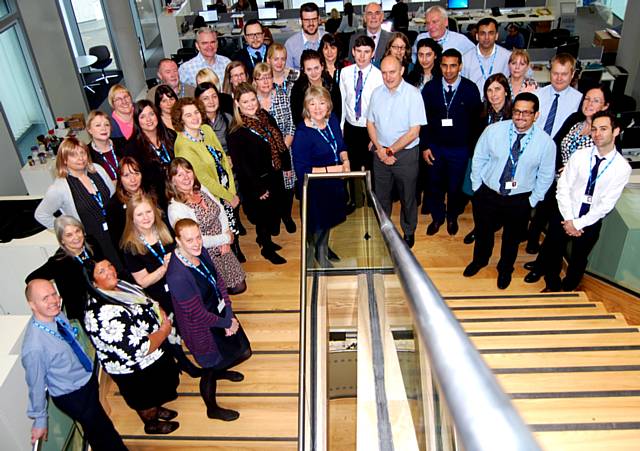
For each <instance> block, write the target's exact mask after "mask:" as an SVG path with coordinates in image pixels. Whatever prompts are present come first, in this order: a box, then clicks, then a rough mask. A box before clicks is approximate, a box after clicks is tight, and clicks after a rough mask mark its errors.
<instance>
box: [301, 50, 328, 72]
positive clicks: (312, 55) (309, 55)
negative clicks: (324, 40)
mask: <svg viewBox="0 0 640 451" xmlns="http://www.w3.org/2000/svg"><path fill="white" fill-rule="evenodd" d="M310 60H318V61H320V63H324V58H322V55H321V54H320V52H318V51H317V50H311V49H307V50H303V51H302V55H300V67H301V68H302V70H303V71H304V63H306V62H307V61H310Z"/></svg>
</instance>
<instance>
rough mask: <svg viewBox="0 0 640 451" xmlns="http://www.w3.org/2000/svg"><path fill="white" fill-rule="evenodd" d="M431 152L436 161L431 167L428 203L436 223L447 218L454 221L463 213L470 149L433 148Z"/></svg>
mask: <svg viewBox="0 0 640 451" xmlns="http://www.w3.org/2000/svg"><path fill="white" fill-rule="evenodd" d="M431 152H432V153H433V156H434V158H435V160H434V161H433V165H432V166H430V167H429V182H428V187H427V192H428V196H427V200H426V202H427V204H428V205H429V207H430V208H429V209H430V210H431V217H432V218H433V220H434V221H437V222H440V223H442V222H444V220H445V217H446V219H447V220H449V221H454V220H455V219H456V218H457V217H458V216H459V215H460V213H461V205H462V200H461V197H462V182H463V181H464V175H465V173H466V171H467V165H468V164H469V149H468V148H467V147H441V146H432V147H431ZM445 194H446V195H447V202H446V206H445V199H444V197H445Z"/></svg>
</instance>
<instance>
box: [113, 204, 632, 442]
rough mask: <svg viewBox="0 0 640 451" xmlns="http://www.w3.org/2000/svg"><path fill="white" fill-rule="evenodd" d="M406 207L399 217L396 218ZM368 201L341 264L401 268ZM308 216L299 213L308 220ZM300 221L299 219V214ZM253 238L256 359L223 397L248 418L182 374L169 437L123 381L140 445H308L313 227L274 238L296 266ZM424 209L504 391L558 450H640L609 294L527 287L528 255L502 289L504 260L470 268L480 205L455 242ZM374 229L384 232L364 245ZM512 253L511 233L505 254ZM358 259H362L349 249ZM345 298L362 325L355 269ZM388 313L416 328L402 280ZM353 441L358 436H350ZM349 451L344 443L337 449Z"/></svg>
mask: <svg viewBox="0 0 640 451" xmlns="http://www.w3.org/2000/svg"><path fill="white" fill-rule="evenodd" d="M397 209H398V206H397V205H396V214H395V215H394V218H395V220H396V223H397V218H398V214H397ZM362 210H363V209H359V210H356V214H354V215H352V216H351V217H350V219H349V221H348V222H347V223H345V224H343V225H341V226H340V227H338V228H337V230H335V231H334V232H332V236H331V246H332V248H333V249H334V250H335V251H336V252H337V253H338V254H339V255H341V256H342V257H345V258H343V259H342V261H341V262H339V263H337V264H336V268H344V269H348V268H352V267H354V266H357V265H360V264H362V263H363V262H365V261H366V262H373V263H374V264H375V265H376V266H388V264H389V260H388V258H386V257H385V256H384V252H383V248H382V244H381V242H377V241H376V240H379V236H376V235H375V232H376V231H375V228H372V226H371V223H370V222H369V221H370V219H371V218H368V217H364V216H363V215H365V216H366V214H365V213H364V212H362ZM294 217H296V218H297V213H295V216H294ZM296 221H297V222H298V224H299V221H298V220H297V219H296ZM244 224H245V225H246V226H249V227H247V229H248V235H247V236H244V237H241V246H242V249H243V251H244V253H245V255H246V256H247V259H248V262H247V263H246V264H245V265H244V268H245V270H246V272H247V283H248V290H247V292H246V293H244V294H243V295H239V296H234V297H233V299H232V300H233V305H234V310H235V311H236V313H237V314H238V317H239V319H240V321H241V322H242V324H243V326H244V328H245V330H246V332H247V335H248V336H249V338H250V340H251V343H252V347H253V350H254V355H253V356H252V358H251V359H249V360H248V361H247V362H245V363H243V364H242V365H240V367H239V368H238V370H239V371H242V372H243V373H244V375H245V380H244V381H243V382H240V383H232V382H227V381H223V382H221V383H220V385H219V396H220V397H219V402H220V404H221V405H222V406H223V407H229V408H233V409H237V410H238V411H239V412H240V418H239V419H238V420H237V421H234V422H230V423H225V422H222V421H217V420H210V419H208V418H207V417H206V414H205V407H204V404H203V402H202V400H201V398H200V396H199V395H198V387H197V381H196V380H193V379H191V378H189V377H188V376H186V375H182V377H181V385H180V387H179V392H180V396H179V398H178V400H177V401H175V402H173V403H171V404H169V405H168V407H171V408H175V409H176V410H178V411H179V412H180V415H179V416H178V418H177V419H178V420H179V421H180V424H181V427H180V428H179V429H178V430H177V431H176V432H174V433H173V434H171V435H169V436H163V437H154V436H147V435H145V434H144V432H143V430H142V424H141V422H140V420H139V419H138V418H137V416H136V414H135V413H134V412H133V411H131V410H130V409H128V408H127V407H126V405H125V404H124V402H123V401H122V398H121V397H120V396H119V395H118V394H117V391H116V390H115V388H114V387H113V386H112V385H109V384H107V385H106V386H104V387H103V388H106V390H107V395H106V400H105V401H106V404H107V407H108V408H109V409H110V410H111V416H112V418H113V420H114V423H115V425H116V428H117V429H118V430H119V432H120V433H121V434H122V435H123V436H124V438H125V440H126V443H127V446H129V448H130V449H132V450H145V451H146V450H152V449H163V450H164V449H167V450H168V449H171V450H184V449H212V450H215V449H233V450H259V449H260V450H262V449H267V450H271V449H279V450H280V449H285V450H288V449H295V448H296V447H297V408H298V404H297V403H298V395H297V393H298V348H299V343H298V334H299V330H298V328H299V283H300V281H299V273H300V241H301V238H300V233H299V232H298V233H296V234H291V235H290V234H287V233H286V232H285V231H284V230H283V231H282V233H281V235H280V236H279V237H277V238H275V239H274V241H276V242H278V243H279V244H281V245H282V246H283V248H284V250H283V251H281V254H282V255H283V256H284V257H285V258H286V259H287V260H288V263H287V264H285V265H281V266H274V265H271V264H269V262H267V261H266V260H264V259H263V258H262V257H261V256H260V253H259V249H258V247H257V245H256V244H255V230H254V228H253V227H251V226H250V225H249V224H248V222H247V221H246V220H245V221H244ZM427 224H428V220H427V218H426V217H425V216H421V217H420V225H419V229H418V231H417V234H416V244H415V247H414V249H413V250H414V253H415V255H416V256H417V258H418V260H419V261H420V263H421V264H422V265H423V266H424V268H425V269H426V270H427V273H428V274H429V276H430V277H431V278H432V280H433V281H434V282H435V284H436V286H437V287H438V288H439V289H440V291H441V292H442V294H443V295H444V296H445V297H446V299H447V301H448V303H449V305H450V307H451V308H452V310H453V311H454V314H455V315H456V316H457V317H458V318H459V319H460V321H461V324H462V325H463V327H464V329H465V331H466V332H467V333H468V334H469V336H470V337H471V339H472V341H473V343H474V344H475V345H476V346H477V347H478V349H479V350H480V352H481V354H482V356H483V357H484V359H485V361H486V362H487V364H488V365H489V366H490V367H491V368H492V369H493V370H494V373H495V374H496V376H497V378H498V380H499V382H500V383H501V385H502V386H503V388H504V390H505V392H507V393H508V394H509V396H511V397H512V399H513V400H514V404H515V406H516V408H517V409H518V410H519V411H520V413H521V414H522V416H523V418H524V419H525V421H526V422H527V423H528V424H529V425H530V426H531V428H532V430H533V431H534V434H535V436H536V438H537V439H538V440H539V442H540V444H541V445H542V446H543V448H544V449H546V450H554V451H555V450H562V451H564V450H601V449H602V450H604V449H606V450H607V451H613V450H627V449H629V450H631V449H634V450H637V449H640V333H639V332H638V329H637V328H635V327H630V326H628V324H627V322H626V321H625V318H624V317H623V316H622V315H621V314H620V313H615V314H614V313H609V312H607V311H606V309H605V308H604V307H603V305H602V304H601V303H600V302H597V301H598V299H588V298H587V297H586V295H585V294H584V293H581V292H576V293H561V294H552V295H546V294H545V295H541V294H539V291H540V290H541V289H542V288H543V284H542V283H541V282H540V283H537V284H532V285H531V284H525V283H524V282H523V280H522V279H523V276H524V274H526V271H524V270H523V269H522V263H524V262H526V261H528V260H529V259H531V256H528V255H526V254H524V252H523V251H521V253H520V255H519V257H518V264H517V267H516V271H515V272H514V278H513V282H512V284H511V286H510V287H509V288H508V289H507V290H498V289H497V287H496V275H497V273H496V270H495V263H496V262H497V258H496V257H495V256H494V258H493V259H492V260H491V264H490V265H489V266H488V267H486V268H484V269H483V270H481V271H480V272H479V273H478V274H477V275H476V276H475V277H473V278H471V279H467V278H464V277H462V270H463V269H464V267H465V266H466V264H467V263H468V262H469V261H470V259H471V253H472V246H469V245H465V244H463V243H462V237H463V236H464V235H465V234H466V233H467V232H468V231H469V229H470V228H471V226H472V225H471V218H470V215H469V213H467V214H465V215H463V216H462V217H461V220H460V232H459V233H458V235H457V236H455V237H450V236H449V235H447V233H446V230H444V228H443V229H441V231H440V232H439V233H438V234H437V235H435V236H433V237H427V236H426V235H425V234H424V231H425V229H426V225H427ZM366 232H369V233H370V234H371V235H372V240H373V241H374V243H373V244H372V243H371V242H369V243H365V242H364V241H363V236H364V234H365V233H366ZM498 251H499V238H497V239H496V249H495V252H494V254H496V253H497V252H498ZM350 255H354V257H353V258H350V257H349V256H350ZM329 280H330V282H329V283H330V284H329V289H330V290H331V293H332V296H333V298H334V299H336V302H334V303H333V304H330V309H331V315H330V327H331V328H338V329H339V328H341V327H348V326H349V325H350V324H353V321H354V320H355V319H356V317H357V312H355V311H354V307H353V305H352V302H350V301H349V299H351V297H352V295H353V297H354V298H355V295H354V294H353V293H354V290H355V287H356V285H355V277H354V276H349V275H335V276H330V277H329ZM384 287H385V290H386V291H385V297H386V303H385V305H386V307H387V314H388V317H389V319H390V322H391V325H392V327H393V328H394V329H396V330H399V329H403V328H407V327H410V324H409V323H408V321H407V316H408V315H407V311H406V303H405V302H404V300H403V297H402V296H403V295H402V290H401V289H400V286H399V283H398V281H397V279H396V278H395V276H394V275H388V276H385V278H384ZM353 402H354V401H353V400H351V401H350V400H348V399H343V400H339V401H332V403H333V407H332V409H333V410H334V412H336V414H332V415H331V419H332V422H335V423H334V424H333V425H332V426H333V427H332V428H331V439H330V442H331V443H333V444H339V443H344V444H345V445H346V446H344V447H342V449H352V448H353V445H354V443H353V438H354V437H355V431H353V430H352V429H355V424H356V421H355V418H353V416H354V414H355V411H356V409H355V407H354V406H353V404H352V403H353ZM347 444H348V445H347ZM332 449H341V446H338V445H336V446H332Z"/></svg>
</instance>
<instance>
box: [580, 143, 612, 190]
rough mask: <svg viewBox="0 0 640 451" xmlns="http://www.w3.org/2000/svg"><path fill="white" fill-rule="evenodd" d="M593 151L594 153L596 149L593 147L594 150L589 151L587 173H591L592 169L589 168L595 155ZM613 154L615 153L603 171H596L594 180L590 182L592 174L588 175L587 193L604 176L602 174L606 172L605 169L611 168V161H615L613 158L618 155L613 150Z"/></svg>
mask: <svg viewBox="0 0 640 451" xmlns="http://www.w3.org/2000/svg"><path fill="white" fill-rule="evenodd" d="M595 151H596V149H595V146H594V149H593V150H592V151H591V157H590V158H589V171H590V172H591V170H592V169H593V168H592V167H591V160H593V157H594V155H595ZM613 152H615V153H614V154H613V156H612V157H611V159H610V160H609V162H608V163H607V165H606V166H605V167H604V169H603V170H602V171H598V175H597V176H596V178H595V179H594V180H591V179H592V177H593V173H590V174H589V181H588V182H587V190H589V191H590V190H591V188H593V185H595V184H596V182H597V181H598V179H599V178H600V177H601V176H602V174H604V173H605V171H606V170H607V169H609V166H611V163H613V160H615V158H616V157H617V155H616V154H617V153H618V152H617V151H616V150H615V149H614V150H613ZM585 191H586V190H585Z"/></svg>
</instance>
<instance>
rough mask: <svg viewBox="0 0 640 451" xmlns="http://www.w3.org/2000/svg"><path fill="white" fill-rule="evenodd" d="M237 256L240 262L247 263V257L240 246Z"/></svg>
mask: <svg viewBox="0 0 640 451" xmlns="http://www.w3.org/2000/svg"><path fill="white" fill-rule="evenodd" d="M236 258H237V259H238V261H239V262H240V263H246V262H247V257H245V256H244V254H243V253H242V251H241V250H240V248H238V252H237V253H236Z"/></svg>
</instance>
